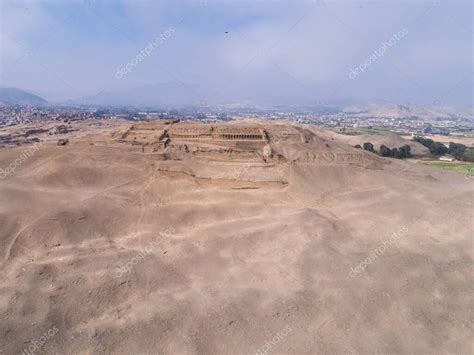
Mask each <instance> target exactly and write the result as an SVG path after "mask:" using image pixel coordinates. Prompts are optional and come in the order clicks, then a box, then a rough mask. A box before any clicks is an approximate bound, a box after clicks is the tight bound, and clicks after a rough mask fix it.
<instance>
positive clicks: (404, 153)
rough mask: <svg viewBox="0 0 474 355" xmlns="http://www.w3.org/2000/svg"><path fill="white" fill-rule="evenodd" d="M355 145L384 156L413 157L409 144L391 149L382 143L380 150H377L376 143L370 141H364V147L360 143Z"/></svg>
mask: <svg viewBox="0 0 474 355" xmlns="http://www.w3.org/2000/svg"><path fill="white" fill-rule="evenodd" d="M355 147H356V148H359V149H361V148H364V150H367V151H369V152H372V153H375V154H378V155H380V156H382V157H391V158H397V159H405V158H409V157H411V147H410V146H409V145H408V144H405V145H404V146H401V147H398V148H393V149H390V148H389V147H387V146H386V145H385V144H382V145H381V146H380V148H379V150H378V152H377V151H376V150H375V148H374V145H373V144H372V143H370V142H366V143H364V144H363V147H361V146H360V144H357V145H356V146H355Z"/></svg>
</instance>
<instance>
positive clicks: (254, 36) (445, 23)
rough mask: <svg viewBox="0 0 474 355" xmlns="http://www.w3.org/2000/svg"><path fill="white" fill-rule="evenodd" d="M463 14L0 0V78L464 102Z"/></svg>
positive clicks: (68, 89) (314, 99) (53, 84)
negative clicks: (2, 0) (356, 70)
mask: <svg viewBox="0 0 474 355" xmlns="http://www.w3.org/2000/svg"><path fill="white" fill-rule="evenodd" d="M471 16H472V3H471V2H469V1H459V2H448V1H416V2H400V1H377V2H360V1H336V2H334V1H329V0H327V1H323V0H321V1H297V2H296V3H295V2H289V1H257V2H250V1H232V2H230V1H229V2H227V1H226V2H223V3H221V2H215V1H180V2H178V3H173V2H170V1H160V2H158V3H152V2H149V1H139V2H132V1H117V2H112V1H94V0H87V1H73V2H67V3H64V2H60V1H48V2H45V1H4V2H2V4H1V17H2V25H1V45H0V46H1V51H0V60H1V65H0V69H1V72H0V74H1V77H0V84H1V86H11V87H18V88H21V89H25V90H28V91H30V92H33V93H35V94H38V95H40V96H42V97H44V98H45V99H47V100H48V101H51V102H62V101H66V100H70V99H72V100H77V99H80V98H83V97H87V96H93V95H96V94H97V93H99V92H106V93H110V92H124V93H128V92H130V91H134V90H135V89H136V88H143V87H147V86H148V87H151V88H153V87H156V86H157V85H162V84H165V83H166V84H167V85H171V86H172V87H173V88H176V89H173V90H168V89H165V90H164V91H166V92H167V96H166V97H161V100H164V101H169V102H173V103H182V104H185V103H187V102H189V103H194V102H209V103H225V102H245V101H249V102H253V103H261V104H268V103H272V104H274V103H278V104H288V105H291V104H315V103H318V102H321V101H324V100H337V99H342V98H354V99H359V100H367V99H377V100H386V101H391V102H396V103H405V102H410V103H416V104H427V105H446V106H470V107H472V106H473V105H472V97H473V92H472V79H473V78H472V69H473V68H472V22H471ZM401 34H403V35H401ZM394 36H395V37H394ZM391 39H392V42H391V44H390V45H389V46H387V45H385V48H384V50H383V54H381V52H380V48H381V47H384V45H383V43H384V42H385V43H389V41H390V40H391ZM150 43H154V44H153V45H150ZM147 48H148V49H147ZM374 51H379V55H374ZM364 62H365V63H366V64H363V63H364ZM127 65H128V67H127ZM361 66H363V67H364V71H363V72H362V71H360V72H359V73H358V74H356V75H355V74H354V71H353V70H355V69H356V68H361ZM125 68H127V69H125ZM351 73H352V74H351ZM161 93H162V91H153V90H151V92H150V95H151V99H153V95H155V96H157V95H158V96H160V95H161ZM140 95H141V94H140ZM157 100H158V98H157Z"/></svg>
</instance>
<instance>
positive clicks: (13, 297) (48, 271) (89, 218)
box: [0, 122, 473, 354]
mask: <svg viewBox="0 0 474 355" xmlns="http://www.w3.org/2000/svg"><path fill="white" fill-rule="evenodd" d="M240 125H245V123H241V124H240ZM253 125H254V126H255V127H254V128H253V130H252V131H251V133H252V134H254V133H253V132H257V131H259V130H263V131H264V132H265V134H266V135H267V138H266V141H265V142H263V141H257V140H253V141H238V142H237V141H236V142H227V141H223V140H222V141H219V140H213V139H211V138H209V139H208V140H207V141H196V140H193V139H190V140H188V141H186V139H181V140H180V139H177V138H173V134H174V135H175V137H176V134H177V133H176V132H181V131H184V130H185V128H186V127H187V126H186V125H185V124H183V126H182V127H184V128H183V129H181V128H180V129H181V131H179V130H178V128H179V127H180V126H179V125H171V126H170V127H176V128H172V129H171V130H170V131H168V137H171V138H169V140H166V134H164V135H162V137H161V138H160V134H161V133H160V134H157V132H155V131H151V130H149V128H147V127H145V126H140V125H138V126H135V127H134V128H133V129H131V126H130V125H128V124H126V123H123V124H122V126H121V127H120V129H116V128H115V127H114V129H113V130H112V131H111V132H100V134H94V132H93V131H91V132H90V133H91V134H90V135H83V136H77V137H75V138H74V139H70V143H69V144H68V145H66V146H55V145H53V144H50V143H46V144H42V145H40V146H39V149H38V151H37V152H35V154H34V155H32V156H31V157H29V158H28V159H26V160H25V161H24V162H22V163H21V164H20V165H19V166H18V167H17V168H16V170H15V172H14V174H10V175H8V176H6V177H5V178H3V179H0V245H1V247H0V265H1V266H0V267H1V277H2V282H1V285H0V319H1V322H0V350H1V351H2V352H3V353H5V354H13V353H21V352H22V350H23V349H28V347H30V349H31V348H35V347H36V350H39V349H41V352H44V353H58V354H102V353H117V354H128V353H136V354H142V353H143V354H156V353H165V354H213V353H230V354H249V353H256V352H257V353H266V352H268V353H275V354H302V353H318V354H342V353H344V354H346V353H360V354H366V353H371V354H372V353H383V354H388V353H411V354H421V353H443V354H453V353H458V354H468V353H472V345H473V334H472V328H473V315H472V306H473V296H472V295H473V283H472V266H473V264H472V260H473V249H472V231H473V228H472V227H473V226H472V217H473V216H472V211H473V208H472V207H473V206H472V203H473V180H472V179H471V180H470V179H468V178H466V177H464V176H462V175H459V174H457V173H454V172H449V171H440V170H436V169H433V168H430V167H428V166H420V165H416V164H413V163H410V162H405V161H400V160H394V159H383V158H380V157H378V156H375V155H373V154H370V153H367V152H364V151H361V150H357V149H354V148H352V147H350V146H348V145H346V144H343V143H341V142H338V141H336V140H331V139H330V138H328V137H324V135H318V134H315V133H314V132H318V130H317V129H314V130H309V129H305V128H302V127H299V126H297V125H289V124H288V125H283V124H280V125H271V124H269V123H266V124H262V123H256V122H254V123H253ZM229 126H232V125H229ZM233 127H234V128H236V129H239V126H238V125H234V126H233ZM306 128H307V127H306ZM166 129H168V128H167V127H164V126H160V127H157V128H156V131H159V132H163V130H166ZM173 129H176V131H175V133H173ZM215 131H218V127H217V128H215V129H214V131H213V132H215ZM126 132H129V133H126ZM147 132H148V133H147ZM247 134H249V133H248V132H247ZM255 134H256V133H255ZM134 135H136V139H135V136H134ZM134 141H135V143H134ZM262 142H263V143H262ZM265 147H267V148H265ZM24 149H25V147H18V148H4V149H0V167H7V166H9V165H10V164H11V162H12V161H14V160H15V159H17V158H18V157H19V156H20V155H21V154H22V152H23V150H24ZM394 233H396V234H395V236H396V238H395V239H396V240H395V241H393V239H392V241H390V238H392V237H393V236H394ZM382 246H384V248H383V253H382V254H380V251H381V250H382V248H381V247H382ZM376 248H377V250H378V251H379V254H377V253H375V254H374V253H373V251H374V250H375V249H376ZM371 255H372V258H371V259H370V263H369V261H367V262H364V260H366V259H367V258H370V257H371ZM374 255H375V256H374ZM362 262H364V264H365V266H366V267H365V269H364V270H362V269H361V268H360V267H359V265H360V264H361V263H362ZM51 329H54V332H51V334H53V333H54V334H53V335H52V336H48V337H43V338H41V337H42V335H43V333H45V332H46V333H47V332H48V330H51ZM43 340H44V342H43Z"/></svg>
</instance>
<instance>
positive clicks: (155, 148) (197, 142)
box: [116, 121, 271, 157]
mask: <svg viewBox="0 0 474 355" xmlns="http://www.w3.org/2000/svg"><path fill="white" fill-rule="evenodd" d="M116 140H117V141H118V142H121V143H129V144H132V145H141V146H142V147H143V151H144V152H148V153H150V152H155V153H168V154H173V152H174V153H178V152H181V153H182V152H185V153H194V154H195V155H196V154H199V153H221V154H222V153H232V155H233V156H234V157H237V156H239V155H240V156H242V157H244V156H245V155H248V154H254V155H255V154H260V155H261V156H262V157H270V156H271V152H270V145H269V139H268V134H267V132H266V131H265V129H264V128H262V127H260V126H258V125H228V124H227V125H226V124H221V125H219V124H216V125H211V124H202V123H197V124H194V123H180V122H177V121H155V122H141V123H136V124H133V125H131V126H130V127H129V128H128V129H126V130H125V131H123V132H120V134H119V135H118V137H116ZM265 147H266V148H265Z"/></svg>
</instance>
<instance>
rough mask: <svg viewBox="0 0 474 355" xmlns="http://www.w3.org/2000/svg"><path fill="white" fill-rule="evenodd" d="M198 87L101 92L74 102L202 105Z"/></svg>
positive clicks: (163, 86) (161, 86) (166, 86)
mask: <svg viewBox="0 0 474 355" xmlns="http://www.w3.org/2000/svg"><path fill="white" fill-rule="evenodd" d="M200 95H201V93H200V88H199V87H198V86H196V85H188V84H184V83H183V84H181V83H163V84H155V85H145V86H140V87H136V88H133V89H129V90H124V91H105V90H104V91H101V92H99V93H98V94H96V95H92V96H86V97H83V98H81V99H79V100H74V101H73V102H75V103H77V104H85V105H97V106H134V107H159V106H161V107H166V106H171V107H173V106H186V105H196V104H199V103H202V102H201V101H202V99H200Z"/></svg>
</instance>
